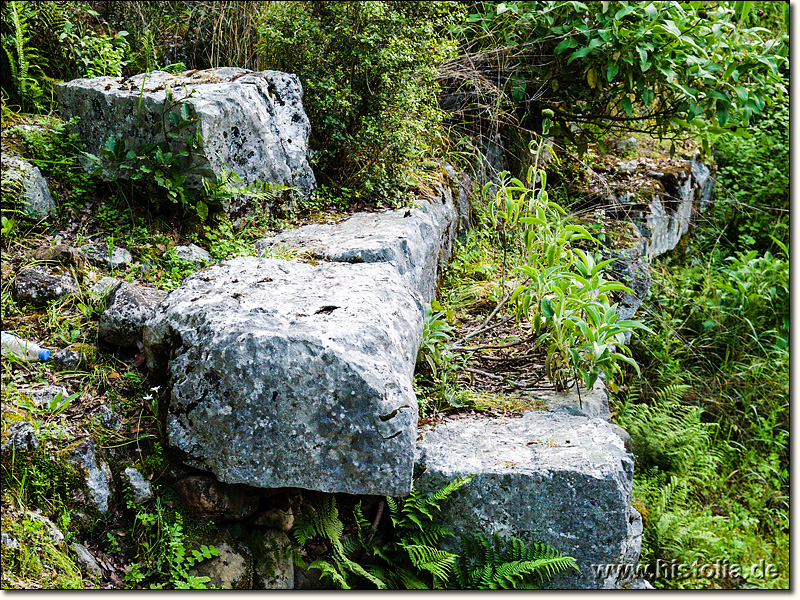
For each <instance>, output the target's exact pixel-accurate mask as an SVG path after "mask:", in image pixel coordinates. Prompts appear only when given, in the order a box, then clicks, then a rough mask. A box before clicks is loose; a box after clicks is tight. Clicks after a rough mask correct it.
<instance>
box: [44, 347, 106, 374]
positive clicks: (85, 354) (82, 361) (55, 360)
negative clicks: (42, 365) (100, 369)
mask: <svg viewBox="0 0 800 600" xmlns="http://www.w3.org/2000/svg"><path fill="white" fill-rule="evenodd" d="M97 353H98V350H97V348H96V347H95V346H92V345H91V344H84V343H81V342H77V343H75V344H72V345H70V346H68V347H67V348H62V349H61V350H57V351H56V352H54V353H53V355H52V356H51V357H50V368H51V369H55V370H57V371H75V370H77V369H79V368H82V369H88V368H89V367H90V366H92V365H94V364H95V363H96V362H97Z"/></svg>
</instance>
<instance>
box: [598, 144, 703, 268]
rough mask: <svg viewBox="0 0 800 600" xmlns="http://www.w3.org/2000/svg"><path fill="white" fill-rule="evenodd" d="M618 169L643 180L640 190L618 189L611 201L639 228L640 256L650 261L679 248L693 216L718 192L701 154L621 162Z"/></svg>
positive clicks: (612, 195)
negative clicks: (664, 159)
mask: <svg viewBox="0 0 800 600" xmlns="http://www.w3.org/2000/svg"><path fill="white" fill-rule="evenodd" d="M621 167H622V168H621ZM617 168H618V170H619V171H623V172H627V173H635V174H633V175H632V178H631V181H632V182H636V180H639V181H638V183H636V186H637V187H639V188H641V189H640V190H639V191H630V190H621V191H620V190H618V191H616V192H612V193H611V194H610V200H611V202H612V205H613V206H616V207H617V208H618V209H619V210H620V211H621V212H624V213H626V214H627V215H628V216H629V217H630V218H631V219H632V220H633V221H634V222H635V223H636V224H637V226H638V227H639V231H640V232H641V234H642V241H641V243H640V255H641V256H642V257H643V258H645V259H648V260H649V259H651V258H653V257H655V256H659V255H660V254H663V253H665V252H668V251H670V250H672V249H673V248H675V246H676V245H677V244H678V242H679V241H680V239H681V237H683V235H684V234H685V233H686V232H687V231H688V230H689V226H690V224H691V222H692V218H693V217H694V216H695V215H696V214H697V213H698V212H700V211H703V210H704V209H705V208H706V207H707V206H708V204H710V202H711V200H712V197H713V194H714V186H715V178H714V175H713V173H712V172H711V170H710V169H709V167H708V166H707V165H705V164H703V162H702V161H701V160H700V157H699V156H694V157H692V159H691V160H680V161H678V160H675V161H673V160H670V161H661V162H660V163H659V162H653V161H649V160H648V159H637V160H632V161H629V162H625V163H624V164H623V163H619V164H618V165H617ZM648 180H649V181H648ZM643 181H644V183H645V184H644V186H642V185H641V182H643ZM642 190H646V192H645V193H642ZM631 207H632V208H631Z"/></svg>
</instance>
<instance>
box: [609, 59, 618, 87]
mask: <svg viewBox="0 0 800 600" xmlns="http://www.w3.org/2000/svg"><path fill="white" fill-rule="evenodd" d="M617 73H619V65H618V64H617V63H608V70H607V71H606V80H607V81H608V83H611V80H612V79H614V77H616V76H617Z"/></svg>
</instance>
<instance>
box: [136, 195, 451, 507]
mask: <svg viewBox="0 0 800 600" xmlns="http://www.w3.org/2000/svg"><path fill="white" fill-rule="evenodd" d="M457 223H458V211H457V210H456V208H455V205H454V203H453V200H452V193H451V192H450V188H449V186H447V185H444V184H443V185H440V186H439V187H438V195H437V196H436V197H435V198H434V199H433V200H431V201H428V200H423V201H421V203H420V206H419V207H418V208H410V209H400V210H397V211H388V212H385V213H370V214H360V215H355V216H353V217H352V218H351V219H350V221H346V222H344V223H343V224H340V225H339V226H332V227H328V228H327V229H326V228H324V227H323V228H304V230H302V231H301V230H296V231H295V232H292V233H293V235H294V238H293V239H294V240H295V241H297V242H298V243H300V242H299V240H301V238H302V236H303V235H304V234H305V235H306V236H308V235H312V234H313V236H312V237H314V236H316V237H319V236H321V235H322V234H321V233H320V231H324V232H326V234H327V236H328V237H327V238H326V239H328V240H329V243H328V244H327V246H325V247H326V248H327V250H325V249H323V247H322V246H320V248H319V249H318V250H317V254H316V255H315V256H317V257H318V258H302V257H301V258H299V259H296V260H291V261H287V260H280V259H276V258H256V257H244V258H236V259H232V260H228V261H224V262H221V263H218V264H216V265H214V266H212V267H209V268H207V269H205V270H203V271H200V272H198V273H196V274H194V275H193V276H191V277H189V278H187V279H186V280H185V281H184V282H183V284H182V285H181V286H180V287H179V288H178V289H177V290H175V291H174V292H172V293H171V294H170V295H169V296H168V297H167V298H166V300H165V301H163V302H162V303H161V304H160V306H159V307H158V309H157V311H156V314H155V315H154V316H153V317H152V318H151V319H150V320H149V321H148V322H147V324H146V325H145V328H144V334H143V340H144V344H145V352H146V355H147V359H148V366H149V367H150V369H151V372H152V373H154V374H162V375H163V376H164V378H165V383H166V389H167V391H168V392H169V400H168V407H167V411H166V412H167V418H166V430H167V436H168V439H169V443H170V445H171V446H172V447H174V448H176V449H178V450H179V451H181V452H182V454H183V456H184V461H185V462H186V463H187V464H189V465H191V466H195V467H198V468H202V469H205V470H208V471H211V472H213V473H214V474H215V475H216V476H217V478H218V479H219V480H220V481H223V482H226V483H244V484H247V485H252V486H257V487H264V488H277V487H300V488H305V489H311V490H319V491H325V492H347V493H350V494H387V495H405V494H408V493H409V492H410V491H411V482H412V473H413V465H414V443H415V440H416V436H417V419H418V416H417V400H416V396H415V394H414V391H413V385H412V382H413V374H414V365H415V362H416V356H417V351H418V349H419V345H420V342H421V338H422V319H423V315H424V311H425V306H426V304H427V303H428V302H429V301H430V300H431V298H432V296H433V293H434V290H435V287H436V282H437V277H438V274H439V273H440V272H441V269H442V268H443V266H444V264H446V261H447V260H448V259H449V255H450V249H451V247H452V239H453V236H454V235H455V232H456V225H457ZM337 230H338V232H337ZM341 231H344V232H345V233H344V234H342V233H340V232H341ZM352 231H363V232H364V233H365V234H366V235H364V236H355V237H352V238H350V233H351V232H352ZM279 237H280V236H279ZM316 237H314V239H315V240H316ZM287 238H288V236H287V235H284V236H283V237H280V239H283V240H287V242H288V239H287ZM346 239H352V245H351V246H350V247H349V248H348V247H347V243H346V241H345V240H346ZM330 240H335V241H336V244H335V245H334V244H333V242H331V241H330ZM315 243H316V242H315ZM265 244H266V242H265ZM317 245H319V244H317ZM334 246H335V250H334ZM358 257H360V258H358ZM320 259H321V260H320ZM359 260H360V261H362V262H359ZM304 261H305V262H304ZM337 261H341V262H337Z"/></svg>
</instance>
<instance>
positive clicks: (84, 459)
mask: <svg viewBox="0 0 800 600" xmlns="http://www.w3.org/2000/svg"><path fill="white" fill-rule="evenodd" d="M65 454H66V456H65V458H66V460H67V462H68V463H69V464H71V465H73V466H74V467H75V468H77V469H78V471H79V473H80V474H81V476H82V478H83V486H82V489H79V490H75V496H76V500H78V501H79V502H82V503H85V504H86V505H88V506H91V507H92V508H94V509H96V510H97V511H98V512H99V513H100V514H105V513H107V512H108V510H109V508H110V506H111V501H112V499H113V494H114V488H113V484H114V482H113V479H112V477H111V469H109V468H108V464H107V463H106V462H105V461H104V460H102V459H99V458H98V457H97V456H96V453H95V446H94V444H93V443H92V442H91V440H89V439H84V440H82V441H80V442H78V443H75V444H73V445H72V446H71V447H70V448H68V449H67V450H66V453H65Z"/></svg>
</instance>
